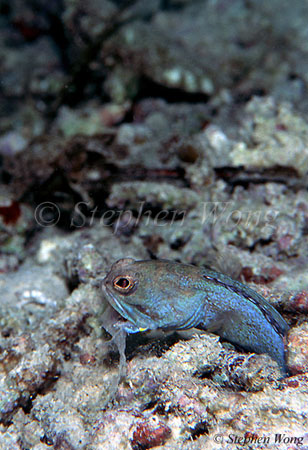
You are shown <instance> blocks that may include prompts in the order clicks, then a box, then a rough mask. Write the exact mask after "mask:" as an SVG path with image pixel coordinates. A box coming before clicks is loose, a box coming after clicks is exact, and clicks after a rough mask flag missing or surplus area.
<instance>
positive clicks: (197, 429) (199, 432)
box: [191, 421, 209, 440]
mask: <svg viewBox="0 0 308 450" xmlns="http://www.w3.org/2000/svg"><path fill="white" fill-rule="evenodd" d="M205 434H209V426H208V423H207V422H206V421H202V422H199V423H197V424H196V425H195V426H194V428H192V429H191V437H192V439H193V440H195V439H198V438H199V437H200V436H203V435H205Z"/></svg>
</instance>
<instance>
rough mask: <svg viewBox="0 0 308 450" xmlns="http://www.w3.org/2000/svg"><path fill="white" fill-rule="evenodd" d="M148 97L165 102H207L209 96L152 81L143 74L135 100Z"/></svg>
mask: <svg viewBox="0 0 308 450" xmlns="http://www.w3.org/2000/svg"><path fill="white" fill-rule="evenodd" d="M148 98H161V99H163V100H165V101H166V102H167V103H193V104H196V103H207V102H208V101H209V99H210V96H209V95H207V94H203V93H202V92H187V91H185V90H184V89H180V88H172V87H167V86H164V85H163V84H160V83H157V82H156V81H153V80H152V79H150V78H149V77H147V76H145V75H143V76H141V78H140V80H139V89H138V93H137V95H136V97H135V98H134V101H135V102H138V101H140V100H143V99H148Z"/></svg>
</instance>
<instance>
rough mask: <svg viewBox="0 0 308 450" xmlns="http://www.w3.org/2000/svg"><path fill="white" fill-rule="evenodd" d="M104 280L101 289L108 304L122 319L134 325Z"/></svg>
mask: <svg viewBox="0 0 308 450" xmlns="http://www.w3.org/2000/svg"><path fill="white" fill-rule="evenodd" d="M106 278H107V277H106ZM106 278H104V280H103V285H102V288H103V291H104V292H105V294H106V296H107V298H108V300H109V303H110V304H111V306H112V307H113V308H114V309H115V310H116V311H117V312H118V313H119V314H120V315H121V316H122V317H124V318H125V319H126V320H128V321H129V322H131V323H133V324H134V325H135V322H134V321H133V320H132V319H131V316H130V315H129V314H128V311H127V310H126V308H124V307H123V305H122V304H121V303H120V302H119V300H118V299H117V298H116V297H115V296H114V295H113V294H112V292H111V291H110V289H109V288H108V285H107V280H106Z"/></svg>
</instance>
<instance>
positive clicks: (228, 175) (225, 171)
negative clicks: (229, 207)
mask: <svg viewBox="0 0 308 450" xmlns="http://www.w3.org/2000/svg"><path fill="white" fill-rule="evenodd" d="M215 173H216V175H217V177H218V178H222V179H223V180H224V181H226V182H227V183H228V184H229V185H230V186H231V187H232V189H234V188H235V187H236V186H242V187H244V188H245V189H248V188H249V185H250V184H266V183H279V184H283V185H289V187H298V188H300V187H303V186H302V184H303V181H302V180H301V179H300V178H299V176H298V173H297V171H296V170H295V169H293V168H292V167H280V166H276V167H271V168H268V169H266V168H265V169H257V168H254V169H245V168H244V167H243V166H240V167H237V168H234V167H219V168H216V169H215Z"/></svg>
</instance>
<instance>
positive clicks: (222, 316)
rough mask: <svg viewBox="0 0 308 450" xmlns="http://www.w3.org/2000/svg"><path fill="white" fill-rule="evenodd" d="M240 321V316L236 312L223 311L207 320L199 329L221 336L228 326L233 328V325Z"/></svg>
mask: <svg viewBox="0 0 308 450" xmlns="http://www.w3.org/2000/svg"><path fill="white" fill-rule="evenodd" d="M239 319H240V318H239V314H238V313H237V312H236V311H222V312H219V313H217V314H215V316H214V317H211V318H209V319H208V320H205V321H204V322H203V323H201V324H200V325H199V326H198V327H197V328H200V329H202V330H204V331H208V332H209V333H215V334H218V335H219V334H220V333H221V332H222V331H224V330H225V329H226V327H227V326H228V327H230V326H232V325H231V324H234V323H237V322H238V321H239Z"/></svg>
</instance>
